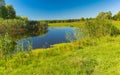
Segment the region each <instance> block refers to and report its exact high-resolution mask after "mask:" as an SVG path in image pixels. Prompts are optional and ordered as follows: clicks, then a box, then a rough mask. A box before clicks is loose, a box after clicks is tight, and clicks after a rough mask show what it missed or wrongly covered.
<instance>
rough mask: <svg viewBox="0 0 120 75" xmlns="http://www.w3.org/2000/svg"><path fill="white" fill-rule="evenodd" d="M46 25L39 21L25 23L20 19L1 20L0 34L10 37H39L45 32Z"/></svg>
mask: <svg viewBox="0 0 120 75" xmlns="http://www.w3.org/2000/svg"><path fill="white" fill-rule="evenodd" d="M47 28H48V24H47V23H41V22H39V21H25V20H20V19H6V20H4V19H1V20H0V33H1V34H5V33H8V34H9V35H10V36H12V37H14V36H16V37H17V36H18V37H20V36H21V35H22V37H23V36H26V34H27V36H29V35H31V36H32V35H34V36H36V35H41V34H43V33H45V32H47Z"/></svg>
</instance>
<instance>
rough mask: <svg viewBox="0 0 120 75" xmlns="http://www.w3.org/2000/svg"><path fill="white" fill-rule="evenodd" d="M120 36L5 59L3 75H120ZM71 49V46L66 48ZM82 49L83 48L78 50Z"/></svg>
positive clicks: (0, 71)
mask: <svg viewBox="0 0 120 75" xmlns="http://www.w3.org/2000/svg"><path fill="white" fill-rule="evenodd" d="M119 42H120V36H117V37H109V36H106V37H102V38H99V39H95V40H92V39H86V40H81V41H77V42H72V43H68V44H66V43H65V44H58V45H55V46H54V47H53V48H50V49H40V50H39V49H38V50H35V51H32V53H30V54H29V53H26V52H21V53H16V54H13V55H12V57H8V60H7V61H6V60H4V59H3V58H1V60H0V74H1V75H6V74H7V75H16V74H17V75H26V74H29V75H39V74H40V75H56V74H57V75H73V74H74V75H81V74H82V75H97V74H102V75H119V74H120V71H119V69H120V59H119V58H120V56H119V55H120V43H119ZM66 45H67V46H66ZM77 46H79V47H77Z"/></svg>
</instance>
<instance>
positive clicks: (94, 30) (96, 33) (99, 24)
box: [81, 19, 120, 38]
mask: <svg viewBox="0 0 120 75" xmlns="http://www.w3.org/2000/svg"><path fill="white" fill-rule="evenodd" d="M81 31H82V32H83V33H84V35H85V36H88V37H92V38H95V37H101V36H106V35H111V36H113V35H117V34H119V33H120V31H119V29H118V28H117V27H115V26H114V25H112V23H111V22H110V21H108V20H104V19H96V20H87V21H86V22H85V24H84V25H83V26H82V27H81Z"/></svg>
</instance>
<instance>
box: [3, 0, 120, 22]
mask: <svg viewBox="0 0 120 75" xmlns="http://www.w3.org/2000/svg"><path fill="white" fill-rule="evenodd" d="M5 1H6V4H12V5H13V6H14V8H15V10H16V12H17V15H21V16H27V17H29V18H30V19H34V20H36V19H37V20H38V19H39V20H45V19H46V20H48V19H72V18H81V17H85V18H86V17H95V16H96V15H97V14H98V13H99V12H101V11H111V12H112V13H113V14H115V13H117V12H118V11H120V0H5Z"/></svg>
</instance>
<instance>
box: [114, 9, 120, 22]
mask: <svg viewBox="0 0 120 75" xmlns="http://www.w3.org/2000/svg"><path fill="white" fill-rule="evenodd" d="M113 19H114V20H120V11H119V12H118V13H117V14H115V15H114V16H113Z"/></svg>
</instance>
